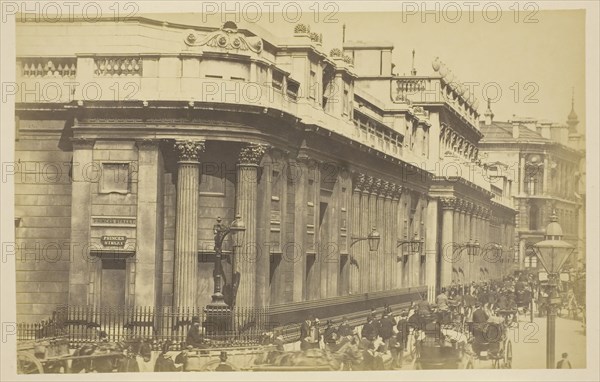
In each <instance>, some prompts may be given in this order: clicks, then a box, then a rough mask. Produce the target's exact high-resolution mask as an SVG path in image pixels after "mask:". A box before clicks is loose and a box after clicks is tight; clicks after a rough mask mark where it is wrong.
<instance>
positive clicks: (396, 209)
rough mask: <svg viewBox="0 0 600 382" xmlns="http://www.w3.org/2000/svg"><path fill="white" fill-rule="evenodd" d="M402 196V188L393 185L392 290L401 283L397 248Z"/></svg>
mask: <svg viewBox="0 0 600 382" xmlns="http://www.w3.org/2000/svg"><path fill="white" fill-rule="evenodd" d="M401 194H402V186H399V185H396V184H394V185H392V208H391V210H392V211H391V217H390V218H391V228H390V235H391V236H390V239H391V241H392V253H391V254H390V258H391V261H392V265H391V266H390V270H391V275H390V277H391V284H390V288H393V289H395V288H399V287H400V282H399V280H398V277H399V275H398V265H397V264H398V261H397V256H398V248H397V247H396V242H397V240H398V238H399V237H400V236H399V235H398V231H399V228H398V227H399V226H398V214H399V213H400V212H399V211H400V208H399V203H400V195H401Z"/></svg>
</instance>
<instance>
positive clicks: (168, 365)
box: [154, 341, 182, 371]
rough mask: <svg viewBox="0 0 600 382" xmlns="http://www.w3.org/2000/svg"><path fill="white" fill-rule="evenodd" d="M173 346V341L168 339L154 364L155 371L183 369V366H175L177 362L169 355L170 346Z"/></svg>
mask: <svg viewBox="0 0 600 382" xmlns="http://www.w3.org/2000/svg"><path fill="white" fill-rule="evenodd" d="M170 346H171V342H170V341H167V342H166V343H165V344H164V345H163V347H162V349H161V352H160V354H159V355H158V358H156V363H155V364H154V371H181V369H182V368H181V367H177V366H175V362H174V361H173V358H171V356H170V355H168V354H167V353H168V351H169V348H170Z"/></svg>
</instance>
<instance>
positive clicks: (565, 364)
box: [556, 353, 573, 369]
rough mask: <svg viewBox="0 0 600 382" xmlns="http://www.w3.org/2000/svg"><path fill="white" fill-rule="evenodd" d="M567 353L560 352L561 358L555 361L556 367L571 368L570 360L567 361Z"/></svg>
mask: <svg viewBox="0 0 600 382" xmlns="http://www.w3.org/2000/svg"><path fill="white" fill-rule="evenodd" d="M568 357H569V355H568V354H567V353H562V359H561V360H560V361H558V362H557V363H556V368H557V369H572V368H573V367H572V366H571V362H570V361H569V358H568Z"/></svg>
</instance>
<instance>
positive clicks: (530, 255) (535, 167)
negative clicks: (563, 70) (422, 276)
mask: <svg viewBox="0 0 600 382" xmlns="http://www.w3.org/2000/svg"><path fill="white" fill-rule="evenodd" d="M493 117H494V114H493V112H492V110H491V108H490V105H489V103H488V108H487V110H486V112H485V113H484V121H482V122H481V124H480V126H481V131H482V133H483V134H484V137H483V139H482V140H481V142H480V147H481V151H482V152H483V153H484V155H485V156H486V158H485V162H486V165H487V167H488V171H489V172H490V173H498V174H508V175H509V176H512V177H513V179H514V185H513V186H512V188H511V193H510V196H511V197H512V198H513V199H514V203H515V207H516V208H517V209H518V211H519V214H518V215H517V224H516V234H515V238H514V240H515V247H514V248H515V252H514V265H515V269H519V270H524V269H525V270H527V269H529V270H538V269H539V270H542V269H543V267H542V266H541V264H540V263H539V262H538V260H537V257H536V255H535V253H534V252H533V244H535V243H536V242H538V241H541V240H543V239H544V231H545V229H546V225H547V224H548V223H549V222H550V215H551V214H552V212H553V211H555V212H556V214H557V216H558V221H559V223H560V225H561V227H562V229H563V233H564V240H566V241H568V242H570V243H571V244H573V245H574V246H575V247H576V250H575V252H574V254H573V256H572V257H571V258H570V259H569V263H568V264H569V265H568V266H567V267H565V269H566V268H568V267H573V268H574V269H576V268H577V267H578V263H579V266H581V264H584V263H585V137H584V135H583V134H582V133H580V131H584V128H583V127H582V126H580V125H579V120H578V117H577V114H576V113H575V104H574V102H572V108H571V112H570V113H569V116H568V119H567V122H566V124H556V123H552V122H545V121H538V120H535V119H532V118H518V117H513V119H512V120H510V121H507V122H500V121H495V120H494V119H493Z"/></svg>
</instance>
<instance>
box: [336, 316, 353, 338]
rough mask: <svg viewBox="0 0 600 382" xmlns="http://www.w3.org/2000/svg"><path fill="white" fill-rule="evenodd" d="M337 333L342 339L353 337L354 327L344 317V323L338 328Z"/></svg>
mask: <svg viewBox="0 0 600 382" xmlns="http://www.w3.org/2000/svg"><path fill="white" fill-rule="evenodd" d="M337 333H338V335H339V336H340V337H347V336H351V335H352V327H351V326H350V324H349V322H348V317H346V316H344V317H342V323H341V324H340V326H339V327H338V329H337Z"/></svg>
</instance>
